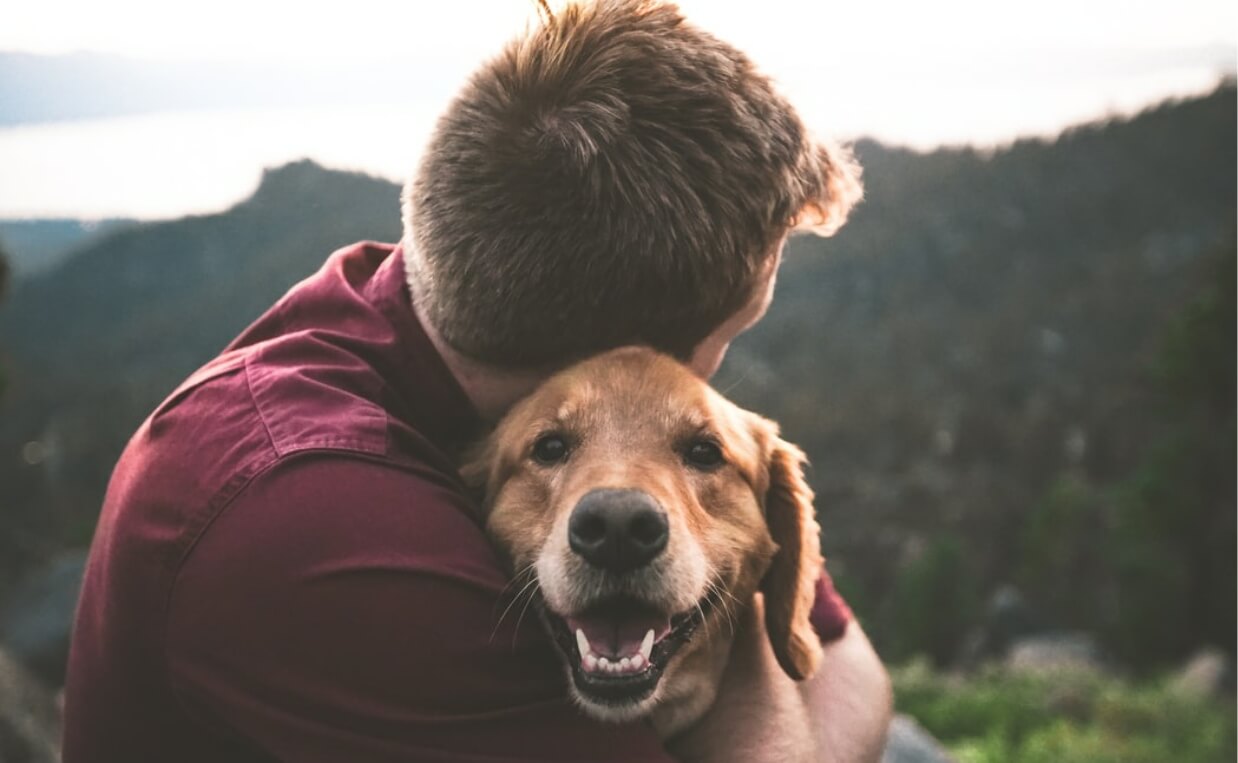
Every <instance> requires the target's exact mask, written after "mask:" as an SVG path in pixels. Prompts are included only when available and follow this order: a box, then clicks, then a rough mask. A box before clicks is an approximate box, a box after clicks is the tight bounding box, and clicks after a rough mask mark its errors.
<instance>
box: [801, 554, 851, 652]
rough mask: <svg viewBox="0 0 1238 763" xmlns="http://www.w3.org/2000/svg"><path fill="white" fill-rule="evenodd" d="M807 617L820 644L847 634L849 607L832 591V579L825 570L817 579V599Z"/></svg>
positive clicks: (849, 615)
mask: <svg viewBox="0 0 1238 763" xmlns="http://www.w3.org/2000/svg"><path fill="white" fill-rule="evenodd" d="M808 617H809V620H810V621H811V622H812V627H813V628H814V629H815V630H816V631H817V636H818V637H819V638H820V639H821V643H822V644H829V643H830V642H832V641H837V640H838V639H840V638H842V635H843V634H844V633H846V632H847V624H848V623H850V622H851V618H852V614H851V607H848V606H847V602H845V601H843V597H842V596H840V595H839V593H838V591H836V590H835V589H834V579H833V578H831V577H830V573H829V571H827V570H825V569H822V570H821V577H819V578H817V598H816V599H815V600H814V601H813V605H812V612H810V613H809V615H808Z"/></svg>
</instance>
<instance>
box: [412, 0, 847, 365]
mask: <svg viewBox="0 0 1238 763" xmlns="http://www.w3.org/2000/svg"><path fill="white" fill-rule="evenodd" d="M859 196H860V186H859V180H858V170H857V168H856V167H855V166H854V164H853V163H852V162H851V160H850V158H849V156H848V155H847V154H845V153H843V152H840V151H839V150H837V149H834V148H831V147H830V146H828V145H827V144H825V143H822V142H818V141H816V140H814V139H813V138H812V137H811V136H809V134H808V133H807V131H806V130H805V128H804V126H803V124H802V123H801V122H800V120H799V117H798V116H797V115H796V113H795V111H794V109H792V107H791V106H790V105H789V104H788V103H787V102H786V101H785V100H784V99H783V98H782V97H781V96H779V95H778V94H777V93H776V92H775V91H774V89H773V87H772V86H771V84H770V82H769V81H768V79H766V78H765V77H764V76H762V75H761V74H759V73H758V72H757V71H756V70H755V69H754V68H753V66H752V64H751V62H750V61H749V60H748V59H747V58H746V57H745V56H744V55H743V54H742V53H740V52H739V51H738V50H736V49H735V48H733V47H731V46H730V45H727V44H726V43H723V42H721V41H719V40H717V39H715V38H714V37H712V36H710V35H709V34H707V33H705V32H703V31H701V30H699V29H697V28H695V27H693V26H691V25H689V24H687V23H686V22H684V20H683V18H682V17H681V16H680V15H679V12H678V10H677V9H676V8H675V7H674V6H671V5H665V4H661V3H656V2H645V1H642V0H598V1H597V2H588V3H581V4H577V5H570V6H568V7H567V8H566V9H564V10H563V11H562V12H560V13H559V14H558V15H556V16H554V17H548V18H546V19H545V20H544V22H543V23H542V24H541V25H539V26H537V27H536V28H534V29H532V30H531V31H530V32H529V33H528V34H527V35H526V36H524V37H522V38H520V39H518V40H516V41H514V42H512V43H511V44H509V45H508V46H507V48H505V49H504V50H503V52H502V53H500V54H499V55H498V56H497V57H496V58H494V59H493V60H491V61H490V62H488V63H487V64H486V65H484V66H483V67H482V68H481V69H480V70H479V71H478V72H476V73H475V74H474V75H473V77H472V79H471V80H470V82H469V84H468V85H467V86H466V87H465V88H464V90H463V91H462V92H461V93H460V94H459V96H458V97H457V98H456V100H455V101H454V102H453V103H452V104H451V106H450V107H449V108H448V111H447V113H446V114H444V115H443V117H442V118H441V119H440V121H439V124H438V126H437V129H436V131H435V133H434V136H433V138H432V139H431V142H430V144H429V146H428V147H427V150H426V153H425V156H424V158H423V160H422V163H421V166H420V168H419V171H418V173H417V175H416V177H415V178H414V180H413V181H412V182H411V183H410V184H409V185H408V187H407V188H406V190H405V196H404V225H405V242H404V243H405V250H406V257H407V267H408V276H409V283H410V287H411V288H412V290H413V293H414V296H415V299H416V302H417V305H418V309H419V310H421V311H422V313H423V315H424V317H425V318H426V319H427V320H429V321H430V322H431V323H432V324H433V327H434V329H435V330H436V331H437V332H438V334H439V335H440V336H441V337H442V338H443V340H444V341H446V342H447V343H448V344H449V345H450V346H451V347H452V348H453V349H454V350H456V351H457V352H459V353H461V354H462V355H464V356H466V357H469V358H472V359H474V360H477V361H481V362H483V363H488V364H492V365H496V366H506V367H539V366H555V365H561V364H564V363H566V362H568V361H571V360H574V359H577V358H580V357H584V356H587V355H591V354H594V353H597V352H600V351H602V350H606V349H609V348H612V347H616V346H620V345H627V344H645V345H650V346H652V347H655V348H657V349H660V350H663V351H665V352H667V353H669V354H672V355H674V356H676V357H678V358H680V359H682V360H688V361H692V362H693V365H694V366H698V365H699V366H701V368H702V369H704V366H706V365H716V363H714V362H713V359H712V355H715V354H717V355H719V356H720V352H714V351H712V350H711V351H706V346H708V345H711V344H712V345H717V347H715V350H725V343H726V342H727V341H729V338H730V336H729V335H730V330H729V328H728V325H727V324H728V322H736V321H739V318H740V317H743V316H744V315H745V314H746V313H745V311H748V310H752V309H754V305H756V306H757V307H759V308H760V309H761V310H763V305H764V303H765V302H767V292H768V290H769V287H770V285H771V284H772V278H773V270H774V267H773V265H774V264H775V263H776V258H777V256H778V253H779V251H780V249H781V245H782V242H783V240H784V239H785V236H786V234H787V233H788V231H789V230H791V229H793V228H795V227H814V228H816V229H817V230H819V231H821V232H826V233H828V232H832V231H833V229H835V228H837V226H838V225H840V224H841V223H842V221H843V220H844V219H845V217H846V215H847V212H848V211H849V209H850V208H851V206H852V205H853V204H854V203H855V202H856V201H857V200H858V198H859ZM759 312H760V310H758V311H757V312H755V313H754V314H753V315H754V316H757V317H759ZM752 320H755V317H751V318H750V319H749V320H748V322H751V321H752ZM739 322H743V321H739ZM744 327H746V324H745V325H744V326H738V325H737V326H735V327H734V328H736V329H742V328H744ZM724 335H726V336H724ZM702 353H704V354H705V357H701V355H702Z"/></svg>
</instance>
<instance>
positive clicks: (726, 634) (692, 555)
mask: <svg viewBox="0 0 1238 763" xmlns="http://www.w3.org/2000/svg"><path fill="white" fill-rule="evenodd" d="M804 461H805V459H804V455H803V453H802V452H801V451H800V450H799V449H798V448H796V447H795V446H794V445H791V444H789V443H787V442H785V441H783V440H782V439H780V437H779V436H778V427H777V426H776V425H775V424H774V423H773V422H771V421H768V420H766V419H764V418H761V417H760V416H758V415H756V414H754V413H751V412H749V411H745V410H743V409H742V408H740V407H738V406H736V405H735V404H733V403H731V402H730V401H728V400H727V399H726V398H724V397H723V396H722V395H720V394H719V393H717V392H716V391H714V390H713V389H712V388H710V387H709V385H708V384H706V383H705V382H704V381H702V380H701V379H700V378H698V377H697V376H695V375H694V374H693V373H692V372H691V371H690V370H689V369H687V368H686V367H685V366H683V365H681V364H680V363H678V362H677V361H675V360H673V359H672V358H670V357H668V356H666V355H662V354H660V353H657V352H655V351H653V350H650V349H645V348H623V349H619V350H613V351H610V352H608V353H604V354H602V355H599V356H596V357H594V358H592V359H589V360H586V361H583V362H581V363H579V364H577V365H574V366H572V367H569V368H567V369H566V370H564V371H561V372H559V373H557V374H556V375H554V376H553V377H551V378H550V379H548V380H547V381H546V382H545V383H543V384H542V385H541V386H540V387H538V388H537V389H536V390H535V391H534V392H533V393H532V394H531V395H530V396H529V397H527V398H525V399H524V400H522V401H521V402H519V403H517V404H516V405H515V406H514V407H513V408H512V409H511V411H510V412H509V413H508V414H507V415H506V416H505V417H504V418H503V419H502V420H501V421H500V422H499V423H498V425H497V426H496V428H495V429H494V430H493V432H492V433H491V435H490V436H489V437H487V438H486V439H485V440H484V441H482V442H481V443H480V444H479V445H478V446H477V447H476V448H475V449H474V450H473V451H472V453H471V455H470V457H469V458H468V459H467V460H466V465H465V466H464V467H463V468H462V470H461V471H462V475H463V476H464V478H465V480H466V482H468V483H469V484H470V485H471V486H472V487H473V488H474V489H475V490H477V492H478V495H479V496H480V497H481V499H482V505H483V507H484V509H485V512H486V517H485V522H486V529H487V532H488V533H489V535H490V536H491V538H492V539H493V541H494V542H495V543H496V545H497V547H498V548H499V549H500V551H501V552H502V553H503V554H505V555H506V556H507V560H508V561H509V562H510V564H511V565H512V569H513V571H514V572H515V581H514V584H513V585H514V586H516V587H519V586H521V585H523V586H525V587H526V590H528V591H531V592H532V593H531V594H530V595H532V596H534V598H535V600H536V601H537V608H538V610H539V611H540V613H541V618H542V620H543V622H544V624H545V626H546V627H547V628H548V629H549V632H550V634H551V635H552V637H553V641H554V643H555V644H556V645H557V647H558V651H559V652H560V654H561V656H562V658H563V661H564V664H565V667H566V671H567V674H568V679H569V684H570V687H571V689H570V691H571V695H572V697H573V699H574V700H575V702H576V703H577V704H578V705H579V706H580V707H581V708H582V709H583V710H584V712H586V713H587V714H589V715H591V716H593V717H595V718H598V719H601V720H604V721H613V722H622V721H631V720H634V719H638V718H644V719H648V720H649V721H650V722H651V723H652V725H653V726H654V728H655V729H656V730H657V731H658V733H659V734H660V735H661V736H662V738H664V739H665V738H669V737H671V736H673V735H674V734H676V733H678V732H679V731H682V730H683V729H685V728H687V727H688V726H690V725H691V724H692V723H693V722H695V721H696V720H698V719H699V718H700V717H701V716H702V715H703V714H704V713H705V712H706V710H708V708H709V707H710V705H712V704H713V701H714V699H715V697H716V696H717V691H718V686H719V683H720V680H721V676H722V672H723V669H724V668H725V666H726V663H727V659H728V656H729V653H730V648H731V644H732V642H733V640H734V637H735V631H734V627H735V623H736V622H738V621H739V620H740V618H741V615H742V614H743V611H742V609H741V608H746V607H750V606H752V605H753V603H754V597H755V596H757V595H758V594H760V595H761V596H763V597H764V612H765V626H766V631H767V632H768V634H769V639H770V642H771V646H772V647H773V652H774V655H775V656H776V657H777V660H778V663H779V664H780V665H781V667H782V669H783V670H784V671H785V672H786V673H787V674H788V675H789V676H791V677H792V678H793V679H796V680H802V679H804V678H807V677H809V676H810V675H812V673H813V672H814V670H815V669H816V667H817V665H818V663H819V661H820V660H821V657H822V652H821V645H820V641H819V639H818V637H817V635H816V633H815V632H814V630H813V628H812V625H811V623H810V621H809V613H810V611H811V609H812V605H813V600H814V590H815V584H816V580H817V578H818V576H819V575H820V573H821V567H822V563H823V562H822V557H821V550H820V539H819V527H818V525H817V522H816V519H815V517H814V511H813V505H812V491H811V490H810V489H809V487H808V485H807V483H806V482H805V480H804V477H803V464H804Z"/></svg>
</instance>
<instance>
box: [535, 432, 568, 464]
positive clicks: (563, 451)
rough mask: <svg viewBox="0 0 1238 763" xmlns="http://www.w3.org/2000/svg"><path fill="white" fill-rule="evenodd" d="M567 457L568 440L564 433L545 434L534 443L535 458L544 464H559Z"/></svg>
mask: <svg viewBox="0 0 1238 763" xmlns="http://www.w3.org/2000/svg"><path fill="white" fill-rule="evenodd" d="M566 458H567V440H565V439H563V436H562V435H557V434H544V435H542V436H541V437H539V438H537V442H535V443H533V460H534V461H537V462H538V463H539V464H542V465H543V466H551V465H553V464H557V463H559V462H561V461H563V460H565V459H566Z"/></svg>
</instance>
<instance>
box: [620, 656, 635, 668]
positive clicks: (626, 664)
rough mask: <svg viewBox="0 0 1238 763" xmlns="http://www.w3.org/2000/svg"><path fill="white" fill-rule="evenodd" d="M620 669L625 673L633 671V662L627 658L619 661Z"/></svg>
mask: <svg viewBox="0 0 1238 763" xmlns="http://www.w3.org/2000/svg"><path fill="white" fill-rule="evenodd" d="M619 669H620V670H624V671H627V670H631V669H632V660H631V659H629V658H627V657H624V658H623V659H622V660H619Z"/></svg>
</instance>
